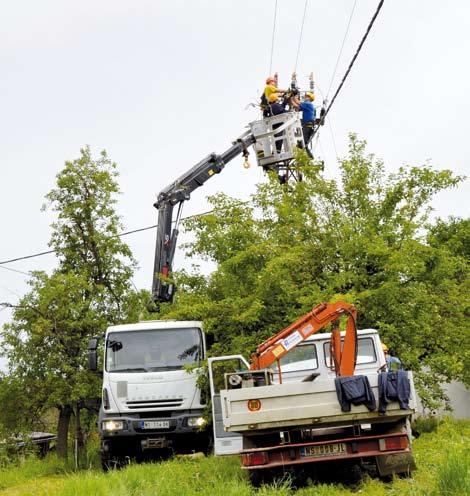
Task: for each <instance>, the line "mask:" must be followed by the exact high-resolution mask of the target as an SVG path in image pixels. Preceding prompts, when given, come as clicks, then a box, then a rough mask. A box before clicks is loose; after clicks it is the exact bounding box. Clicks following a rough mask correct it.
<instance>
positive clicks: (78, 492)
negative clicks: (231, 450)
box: [0, 420, 470, 496]
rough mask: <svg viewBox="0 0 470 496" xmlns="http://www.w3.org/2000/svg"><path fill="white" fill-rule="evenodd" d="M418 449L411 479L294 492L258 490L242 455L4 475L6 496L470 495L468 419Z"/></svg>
mask: <svg viewBox="0 0 470 496" xmlns="http://www.w3.org/2000/svg"><path fill="white" fill-rule="evenodd" d="M436 427H437V429H436V430H435V431H434V432H425V433H422V435H421V436H420V437H419V439H417V440H416V442H415V444H414V455H415V458H416V463H417V466H418V470H417V471H416V472H415V473H414V475H413V478H411V479H399V478H395V479H394V480H393V482H391V483H388V484H385V483H383V482H381V481H380V480H377V479H370V478H368V477H367V476H366V477H364V479H363V480H362V482H359V485H358V484H354V485H348V484H347V483H346V482H344V481H343V479H341V478H340V477H339V480H338V482H336V483H335V484H316V485H312V484H310V485H309V486H307V487H304V488H301V489H298V490H295V488H294V487H292V484H291V481H290V479H289V478H286V479H285V480H284V481H278V482H275V483H274V484H272V485H267V486H262V487H261V488H260V489H255V488H253V487H252V486H251V485H250V483H249V481H248V477H247V475H246V473H245V472H244V471H243V470H241V469H240V466H239V463H240V462H239V459H238V457H231V458H216V457H213V456H211V457H207V458H195V459H192V458H175V459H172V460H170V461H168V462H164V463H153V464H151V463H149V464H142V465H135V464H131V465H130V466H129V467H127V468H126V469H123V470H117V471H111V472H109V473H106V474H104V473H102V472H101V470H98V469H96V468H88V469H86V470H81V471H79V472H73V471H71V470H70V467H69V466H66V465H64V464H63V463H62V462H60V461H58V460H57V458H55V457H54V456H52V457H49V458H47V459H46V460H33V459H26V460H24V461H23V462H22V464H21V466H19V467H13V466H10V467H8V468H6V469H2V470H0V488H8V487H9V488H10V489H7V490H5V491H1V490H0V496H7V495H8V496H10V495H13V494H14V495H28V494H31V495H34V496H45V495H54V496H55V495H58V496H60V495H63V496H72V495H73V496H147V495H148V496H150V495H152V496H167V495H168V496H169V495H171V496H174V495H175V496H180V495H181V496H192V495H208V496H252V495H261V496H274V495H276V496H294V495H295V496H311V495H316V496H348V495H349V496H352V495H357V494H358V493H359V492H360V494H361V496H385V495H386V496H406V495H408V496H465V495H467V494H468V495H470V474H469V471H470V448H469V446H470V422H454V421H450V420H443V421H442V422H440V423H439V425H438V426H436Z"/></svg>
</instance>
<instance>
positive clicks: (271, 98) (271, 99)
mask: <svg viewBox="0 0 470 496" xmlns="http://www.w3.org/2000/svg"><path fill="white" fill-rule="evenodd" d="M278 98H279V95H278V94H277V93H271V94H270V95H269V96H268V101H269V103H274V102H277V100H278Z"/></svg>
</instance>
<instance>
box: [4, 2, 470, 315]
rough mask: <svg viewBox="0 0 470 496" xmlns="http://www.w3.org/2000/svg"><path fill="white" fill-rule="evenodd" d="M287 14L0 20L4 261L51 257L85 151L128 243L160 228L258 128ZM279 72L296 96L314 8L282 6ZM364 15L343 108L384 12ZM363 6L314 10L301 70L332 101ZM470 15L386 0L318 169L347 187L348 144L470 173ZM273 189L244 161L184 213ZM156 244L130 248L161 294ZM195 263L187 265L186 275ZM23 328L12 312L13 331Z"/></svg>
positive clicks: (11, 295) (452, 208)
mask: <svg viewBox="0 0 470 496" xmlns="http://www.w3.org/2000/svg"><path fill="white" fill-rule="evenodd" d="M275 3H276V2H275V0H224V1H220V0H219V1H215V0H211V1H210V0H192V1H182V0H172V1H171V2H163V1H160V0H132V1H131V0H100V1H96V0H94V1H91V0H81V1H80V2H72V1H64V0H43V1H41V2H37V1H33V0H17V1H16V2H3V3H2V6H1V11H0V41H1V42H0V68H1V78H0V166H1V172H2V175H1V182H0V188H1V190H0V206H1V211H2V233H3V235H2V243H1V247H0V261H3V260H7V259H10V258H14V257H19V256H23V255H29V254H31V253H36V252H41V251H44V250H46V249H47V248H48V247H47V243H48V240H49V237H50V229H49V224H50V223H51V221H52V217H51V215H50V214H48V213H47V212H46V213H44V212H41V210H40V208H41V205H42V203H43V201H44V195H45V194H46V193H47V192H48V191H49V190H50V189H51V188H52V187H53V186H54V180H55V175H56V174H57V172H58V171H60V169H61V168H62V166H63V164H64V161H65V160H72V159H74V158H76V157H78V155H79V149H80V147H82V146H84V145H86V144H88V145H90V146H91V148H92V150H93V152H94V154H95V155H96V156H97V154H98V152H99V151H100V150H102V149H106V150H107V152H108V154H109V156H110V158H111V159H112V160H114V161H115V162H117V164H118V167H119V171H120V186H121V189H122V195H121V197H120V200H119V213H120V214H121V215H122V218H123V222H124V224H125V228H126V230H130V229H135V228H140V227H145V226H149V225H152V224H155V222H156V210H155V209H154V208H153V207H152V204H153V202H154V200H155V197H156V194H157V193H158V192H159V191H160V190H161V189H162V188H163V187H165V186H166V185H167V184H168V183H170V182H172V181H173V180H174V179H175V178H176V177H177V176H179V175H180V174H182V173H183V172H185V171H186V170H187V169H189V168H190V167H191V166H192V165H193V164H195V163H196V162H198V161H199V160H200V159H201V158H202V157H204V156H206V155H207V154H208V153H210V152H213V151H216V152H223V151H224V150H225V149H226V148H228V147H229V146H230V143H231V141H232V140H234V139H235V138H237V137H238V136H239V135H240V134H242V133H243V131H244V130H245V126H246V125H247V123H248V122H250V121H252V120H254V119H256V118H257V112H256V111H255V110H254V109H253V108H248V109H247V108H246V107H247V105H248V104H249V103H250V102H257V101H258V96H259V94H260V93H261V91H262V88H263V84H264V79H265V78H266V76H267V75H268V73H269V69H270V56H271V37H272V30H273V18H274V6H275ZM277 3H278V12H277V22H276V30H275V42H274V49H273V64H272V65H273V71H274V70H276V71H278V72H279V75H280V86H281V87H282V86H287V85H288V84H289V81H290V74H291V72H292V71H293V69H294V66H295V60H296V55H297V49H298V44H299V39H300V28H301V21H302V16H303V11H304V4H305V0H278V2H277ZM377 3H378V1H377V0H373V1H372V0H357V1H356V6H355V10H354V14H353V17H352V21H351V27H350V30H349V33H348V36H347V39H346V43H345V46H344V51H343V55H342V57H341V59H340V62H339V66H338V71H337V73H336V75H335V77H334V79H333V84H332V86H331V90H330V97H331V95H332V93H333V92H334V89H335V88H336V86H337V84H338V83H339V80H340V79H341V77H342V75H343V74H344V71H345V69H346V67H347V65H348V63H349V61H350V59H351V57H352V55H353V53H354V51H355V49H356V47H357V45H358V43H359V41H360V39H361V37H362V35H363V33H364V31H365V28H366V27H367V24H368V23H369V20H370V18H371V16H372V14H373V12H374V11H375V8H376V5H377ZM354 4H355V2H354V0H334V1H332V0H309V1H308V6H307V12H306V18H305V25H304V32H303V37H302V43H301V48H300V52H299V59H298V67H297V72H298V79H299V83H300V85H304V86H307V83H308V74H309V73H310V72H312V71H313V73H314V75H315V80H316V83H317V88H318V91H317V100H320V98H318V97H319V95H320V92H322V93H323V94H326V93H327V91H328V88H329V87H330V82H331V79H332V77H333V70H334V67H335V63H336V60H337V57H338V53H339V50H340V47H341V43H342V40H343V37H344V35H345V31H346V26H347V24H348V19H349V17H350V14H351V11H352V9H353V5H354ZM469 33H470V2H468V1H465V0H452V1H450V2H442V1H437V0H426V1H424V0H421V1H419V0H416V1H412V2H411V1H409V0H387V1H385V5H384V7H383V9H382V12H381V13H380V16H379V18H378V20H377V22H376V24H375V25H374V27H373V30H372V33H371V35H370V36H369V38H368V40H367V42H366V45H365V46H364V48H363V51H362V52H361V54H360V56H359V58H358V60H357V62H356V65H355V66H354V68H353V70H352V72H351V74H350V77H349V79H348V81H347V83H346V85H345V87H344V88H343V90H342V92H341V93H340V96H339V97H338V99H337V101H336V103H335V106H334V107H333V109H332V111H331V113H330V119H329V124H328V125H326V126H325V127H324V128H323V129H322V132H321V136H320V142H319V144H318V146H317V149H316V155H317V156H320V157H321V158H323V159H324V160H325V163H326V171H325V174H326V175H328V176H329V177H335V176H336V175H337V160H336V157H337V156H340V157H341V156H344V155H345V152H346V147H347V135H348V133H349V132H351V131H354V132H357V133H358V134H359V136H361V137H362V138H365V139H367V140H368V143H369V150H370V151H371V152H374V153H376V154H377V155H378V156H379V157H381V158H383V159H384V161H385V164H386V167H387V169H388V170H389V171H394V170H396V169H397V168H398V167H399V166H400V165H402V164H405V163H412V164H416V165H419V164H422V163H424V162H425V161H430V162H431V163H432V164H434V165H435V166H436V167H440V168H450V169H452V170H453V171H455V172H456V173H458V174H469V173H470V167H469V158H470V151H469V141H470V140H469V127H470V126H469V124H468V122H469V115H470V103H469V102H470V99H469V98H468V91H469V88H470V70H469V69H468V56H469V53H470V35H469ZM262 180H263V174H262V171H261V170H259V169H258V168H256V167H254V166H253V167H252V168H251V169H248V170H246V169H244V168H243V167H242V159H241V158H240V159H235V160H234V161H233V162H232V163H231V164H230V165H229V166H227V168H226V169H225V170H224V172H223V173H222V174H220V175H219V176H217V177H215V178H214V179H213V180H212V181H209V182H208V183H207V184H206V185H205V186H204V188H201V189H200V190H198V191H197V192H195V193H193V196H192V199H191V201H190V202H187V204H186V205H185V210H184V214H185V215H188V214H194V213H197V212H202V211H204V210H205V209H207V204H206V201H205V197H206V196H207V195H209V194H213V193H215V192H218V191H224V192H226V193H228V194H230V195H233V196H237V197H239V198H243V199H247V198H248V197H249V195H250V194H251V193H253V192H254V190H255V184H256V183H257V182H259V181H262ZM469 186H470V183H469V181H466V182H465V183H464V184H462V185H461V186H460V187H459V188H458V189H456V190H452V191H450V192H446V193H443V194H441V195H439V196H438V197H437V198H436V199H435V201H434V208H435V215H438V216H441V217H447V216H449V215H455V216H461V217H469V216H470V202H469V201H468V196H469ZM154 238H155V233H154V231H145V232H143V233H140V234H136V235H133V236H128V237H126V238H125V239H126V241H127V242H128V243H129V244H130V246H131V248H132V250H133V252H134V255H135V257H136V259H137V260H138V262H139V264H140V269H139V271H138V272H137V273H136V275H135V278H134V282H135V284H136V286H137V287H145V288H150V285H151V274H152V263H153V250H154ZM184 263H185V261H184V260H183V254H182V253H179V254H177V258H176V260H175V267H176V268H178V267H181V266H182V265H183V264H184ZM54 265H55V259H54V256H52V255H48V256H43V257H39V258H34V259H30V260H24V261H21V262H16V263H12V264H9V265H8V266H3V267H4V268H2V269H1V270H0V277H1V279H0V301H7V302H11V303H14V302H15V301H17V300H18V298H19V297H20V296H21V295H22V294H24V292H25V291H26V290H27V285H26V280H27V277H26V276H25V275H22V274H20V273H17V272H12V271H10V270H6V268H5V267H9V268H11V269H16V270H20V271H23V272H27V271H30V270H38V269H43V270H48V271H50V270H51V269H53V268H54ZM9 318H10V313H9V310H3V311H0V324H1V323H4V322H6V321H8V319H9Z"/></svg>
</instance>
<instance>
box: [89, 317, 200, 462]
mask: <svg viewBox="0 0 470 496" xmlns="http://www.w3.org/2000/svg"><path fill="white" fill-rule="evenodd" d="M205 355H206V343H205V336H204V333H203V329H202V324H201V322H198V321H177V322H176V321H174V322H173V321H146V322H140V323H137V324H124V325H117V326H111V327H109V328H108V329H107V331H106V335H105V341H104V356H103V363H104V366H103V389H102V405H101V409H100V414H99V431H100V436H101V456H102V464H103V467H104V468H105V469H106V468H109V467H110V466H113V465H116V464H122V463H124V462H125V460H126V459H129V458H133V457H135V458H137V459H139V458H143V457H146V456H147V455H151V454H159V455H163V454H165V453H171V452H172V451H177V452H189V453H190V452H193V451H201V450H204V449H206V448H207V445H208V444H209V436H208V435H207V433H206V432H204V430H203V429H202V427H203V426H204V419H203V416H202V413H203V409H204V407H205V403H206V398H204V395H201V390H200V389H199V388H198V387H197V384H196V381H197V371H198V368H199V366H200V364H201V361H202V360H203V359H204V358H205Z"/></svg>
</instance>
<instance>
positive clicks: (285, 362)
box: [270, 343, 318, 373]
mask: <svg viewBox="0 0 470 496" xmlns="http://www.w3.org/2000/svg"><path fill="white" fill-rule="evenodd" d="M270 368H271V369H272V370H273V372H274V373H276V372H277V363H276V362H275V363H273V364H272V365H271V367H270ZM317 368H318V358H317V347H316V346H315V344H314V343H305V344H302V345H299V346H296V347H295V348H293V349H292V350H291V351H289V353H287V355H284V356H283V357H282V358H281V371H282V372H290V371H297V370H314V369H317Z"/></svg>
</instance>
